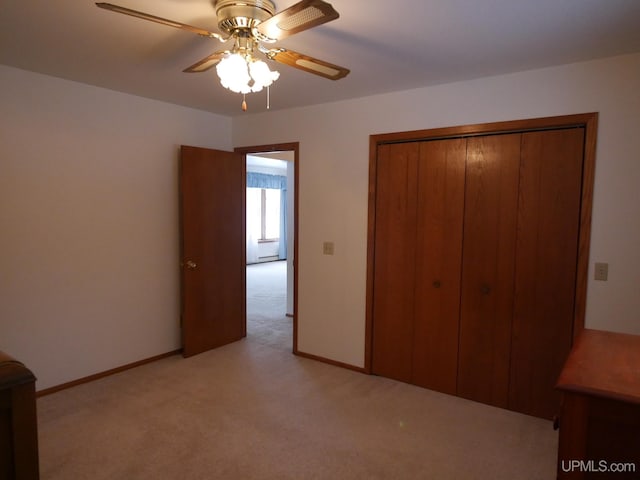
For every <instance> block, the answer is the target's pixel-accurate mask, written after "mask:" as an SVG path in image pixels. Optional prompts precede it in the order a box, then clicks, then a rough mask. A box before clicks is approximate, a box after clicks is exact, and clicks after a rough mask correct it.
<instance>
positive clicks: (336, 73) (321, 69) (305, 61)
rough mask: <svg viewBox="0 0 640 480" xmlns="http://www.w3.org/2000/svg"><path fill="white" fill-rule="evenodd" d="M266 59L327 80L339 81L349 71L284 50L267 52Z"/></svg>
mask: <svg viewBox="0 0 640 480" xmlns="http://www.w3.org/2000/svg"><path fill="white" fill-rule="evenodd" d="M267 57H268V58H270V59H271V60H275V61H276V62H280V63H284V64H286V65H289V66H291V67H294V68H299V69H300V70H304V71H305V72H309V73H313V74H315V75H320V76H321V77H324V78H328V79H329V80H339V79H341V78H344V77H346V76H347V75H348V74H349V72H350V70H349V69H347V68H344V67H340V66H338V65H334V64H333V63H329V62H325V61H323V60H318V59H317V58H313V57H309V56H307V55H303V54H301V53H297V52H293V51H291V50H286V49H284V48H276V49H273V50H269V51H268V53H267Z"/></svg>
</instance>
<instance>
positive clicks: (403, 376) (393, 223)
mask: <svg viewBox="0 0 640 480" xmlns="http://www.w3.org/2000/svg"><path fill="white" fill-rule="evenodd" d="M418 155H419V144H418V143H405V144H392V145H381V146H379V147H378V158H377V169H376V171H377V178H376V206H375V208H376V211H375V225H376V228H375V252H374V255H375V271H374V274H373V275H374V286H373V338H372V342H373V344H372V353H373V355H372V370H373V373H375V374H377V375H382V376H385V377H389V378H394V379H396V380H401V381H404V382H410V381H411V364H412V351H411V345H412V341H413V318H414V282H415V254H416V248H415V237H416V234H415V222H416V191H417V167H418Z"/></svg>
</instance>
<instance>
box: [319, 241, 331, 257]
mask: <svg viewBox="0 0 640 480" xmlns="http://www.w3.org/2000/svg"><path fill="white" fill-rule="evenodd" d="M322 253H323V254H325V255H333V242H324V243H323V244H322Z"/></svg>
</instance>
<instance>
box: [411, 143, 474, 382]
mask: <svg viewBox="0 0 640 480" xmlns="http://www.w3.org/2000/svg"><path fill="white" fill-rule="evenodd" d="M466 149H467V140H466V139H462V138H458V139H448V140H433V141H429V142H421V143H420V162H419V165H418V192H417V220H416V256H415V265H416V267H415V268H416V283H415V325H414V336H413V343H412V350H413V375H412V383H415V384H416V385H420V386H423V387H426V388H431V389H434V390H438V391H440V392H445V393H449V394H455V393H456V375H457V367H458V318H459V315H460V268H461V259H462V219H463V212H464V181H465V158H466Z"/></svg>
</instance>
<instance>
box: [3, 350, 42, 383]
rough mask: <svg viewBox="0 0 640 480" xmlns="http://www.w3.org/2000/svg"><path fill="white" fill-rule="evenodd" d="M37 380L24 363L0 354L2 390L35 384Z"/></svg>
mask: <svg viewBox="0 0 640 480" xmlns="http://www.w3.org/2000/svg"><path fill="white" fill-rule="evenodd" d="M35 379H36V377H34V376H33V373H31V371H30V370H29V369H27V367H25V366H24V365H23V364H22V363H20V362H18V361H17V360H16V359H15V358H12V357H10V356H9V355H7V354H6V353H4V352H0V390H4V389H7V388H12V387H15V386H17V385H22V384H23V383H29V382H34V381H35Z"/></svg>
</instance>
